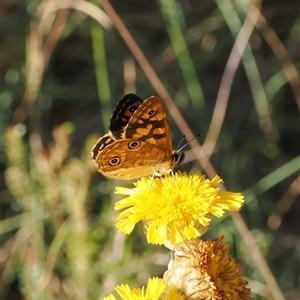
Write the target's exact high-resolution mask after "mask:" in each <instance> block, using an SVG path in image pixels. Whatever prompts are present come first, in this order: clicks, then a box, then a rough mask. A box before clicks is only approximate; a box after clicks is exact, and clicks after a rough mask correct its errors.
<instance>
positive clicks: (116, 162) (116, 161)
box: [108, 156, 121, 166]
mask: <svg viewBox="0 0 300 300" xmlns="http://www.w3.org/2000/svg"><path fill="white" fill-rule="evenodd" d="M120 162H121V158H120V157H118V156H114V157H113V158H111V159H110V160H109V161H108V163H109V164H110V165H111V166H117V165H119V164H120Z"/></svg>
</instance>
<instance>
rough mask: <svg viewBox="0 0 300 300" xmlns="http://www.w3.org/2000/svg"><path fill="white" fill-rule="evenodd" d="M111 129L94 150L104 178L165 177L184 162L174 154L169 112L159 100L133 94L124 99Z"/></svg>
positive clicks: (94, 157)
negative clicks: (168, 117)
mask: <svg viewBox="0 0 300 300" xmlns="http://www.w3.org/2000/svg"><path fill="white" fill-rule="evenodd" d="M135 97H136V98H135ZM116 116H117V121H118V124H116V121H115V119H116ZM109 129H110V130H109V132H108V133H107V134H106V135H104V136H103V137H102V138H100V139H99V140H98V142H97V143H96V145H95V146H94V147H93V149H92V158H93V159H94V161H95V165H96V167H97V169H98V171H99V172H100V173H102V174H103V175H104V176H107V177H111V178H116V179H124V180H131V179H137V178H140V177H144V176H162V175H165V174H168V173H170V172H172V170H173V169H174V167H176V166H177V165H178V164H179V163H180V162H181V161H182V160H183V158H184V154H183V153H181V154H179V153H177V152H176V151H172V144H171V136H170V128H169V122H168V119H167V114H166V110H165V107H164V104H163V102H162V101H161V100H160V99H159V98H158V97H156V96H152V97H149V98H147V99H146V100H145V101H144V102H142V100H140V101H139V98H138V97H137V96H135V95H133V94H129V95H126V96H124V97H123V98H122V99H121V100H120V102H119V103H118V105H117V107H116V109H115V110H114V113H113V117H112V119H111V124H110V127H109Z"/></svg>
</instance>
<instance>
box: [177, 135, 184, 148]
mask: <svg viewBox="0 0 300 300" xmlns="http://www.w3.org/2000/svg"><path fill="white" fill-rule="evenodd" d="M183 140H185V135H183V136H182V138H181V140H180V142H179V143H178V146H177V148H176V149H178V148H179V147H180V145H181V143H182V142H183Z"/></svg>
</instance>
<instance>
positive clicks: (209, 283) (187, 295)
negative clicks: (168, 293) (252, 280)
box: [164, 237, 252, 300]
mask: <svg viewBox="0 0 300 300" xmlns="http://www.w3.org/2000/svg"><path fill="white" fill-rule="evenodd" d="M175 248H176V250H175V258H174V260H172V261H171V262H170V264H169V269H168V271H166V272H165V274H164V280H165V281H166V282H167V284H168V286H169V287H171V288H175V289H177V290H179V291H180V292H181V293H182V294H183V295H184V299H189V300H193V299H206V300H250V299H252V298H251V293H250V290H249V289H248V288H247V287H246V285H247V284H248V283H247V281H246V280H244V279H243V278H242V273H241V270H240V268H239V267H238V265H237V264H236V263H235V262H234V260H233V258H232V257H231V256H230V255H228V248H229V247H228V245H227V244H225V243H223V237H221V238H219V239H218V240H217V241H212V240H208V241H199V240H192V241H186V242H184V243H182V244H179V245H177V246H176V247H175Z"/></svg>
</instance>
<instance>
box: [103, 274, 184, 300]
mask: <svg viewBox="0 0 300 300" xmlns="http://www.w3.org/2000/svg"><path fill="white" fill-rule="evenodd" d="M115 290H116V291H117V293H118V294H119V296H120V299H121V300H171V299H172V300H184V298H183V296H181V295H180V293H179V292H177V291H176V290H175V289H173V288H170V289H169V290H168V291H167V284H166V283H165V282H164V280H163V279H161V278H150V279H149V280H148V284H147V287H146V292H145V288H144V287H142V288H141V289H130V288H129V286H128V285H127V284H126V285H120V286H117V287H116V288H115ZM102 300H116V298H115V297H114V296H112V295H110V296H108V297H106V298H103V299H102Z"/></svg>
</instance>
